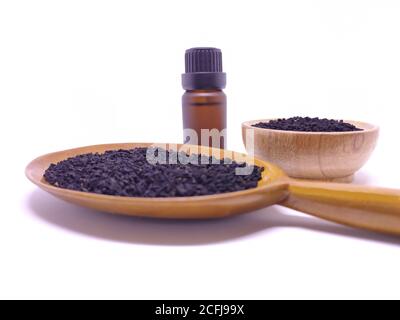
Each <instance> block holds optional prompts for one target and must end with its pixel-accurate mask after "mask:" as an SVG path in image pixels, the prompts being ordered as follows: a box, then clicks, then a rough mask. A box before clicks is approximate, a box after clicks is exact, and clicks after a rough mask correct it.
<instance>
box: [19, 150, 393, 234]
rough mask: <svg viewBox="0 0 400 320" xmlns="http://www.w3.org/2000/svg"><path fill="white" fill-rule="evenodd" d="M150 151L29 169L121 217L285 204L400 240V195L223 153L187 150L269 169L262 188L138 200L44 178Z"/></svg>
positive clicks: (44, 159)
mask: <svg viewBox="0 0 400 320" xmlns="http://www.w3.org/2000/svg"><path fill="white" fill-rule="evenodd" d="M150 145H153V144H150V143H126V144H106V145H96V146H89V147H83V148H77V149H72V150H66V151H61V152H56V153H51V154H47V155H44V156H41V157H39V158H37V159H35V160H33V161H32V162H31V163H30V164H29V165H28V166H27V168H26V175H27V177H28V178H29V180H31V181H32V182H33V183H35V184H36V185H38V186H39V187H40V188H42V189H43V190H45V191H47V192H49V193H51V194H53V195H54V196H56V197H59V198H61V199H63V200H66V201H69V202H72V203H75V204H78V205H81V206H84V207H89V208H93V209H97V210H101V211H105V212H110V213H116V214H124V215H132V216H145V217H157V218H173V219H204V218H220V217H227V216H232V215H236V214H241V213H245V212H250V211H253V210H256V209H260V208H263V207H267V206H270V205H274V204H279V205H282V206H285V207H289V208H292V209H296V210H299V211H302V212H306V213H309V214H311V215H313V216H316V217H319V218H322V219H325V220H329V221H333V222H336V223H340V224H344V225H348V226H352V227H357V228H362V229H368V230H372V231H377V232H383V233H391V234H400V190H391V189H382V188H373V187H363V186H355V185H346V184H334V183H322V182H305V181H301V180H295V179H291V178H289V177H288V176H287V175H286V174H285V173H284V172H283V171H282V170H281V169H279V168H278V167H277V166H275V165H273V164H271V163H268V162H265V161H261V160H258V159H254V158H251V157H249V156H246V155H244V154H241V153H237V152H230V151H225V150H219V149H211V148H205V147H201V148H197V146H196V147H194V146H187V147H186V148H187V149H186V151H188V152H189V153H199V152H200V153H202V154H206V155H210V154H211V153H212V154H213V155H216V156H217V157H230V158H233V159H235V160H241V161H246V162H249V163H255V164H256V165H258V166H263V167H264V168H265V171H264V173H263V177H262V180H261V181H260V182H259V184H258V186H257V188H254V189H249V190H246V191H239V192H231V193H224V194H217V195H210V196H199V197H176V198H133V197H117V196H107V195H100V194H94V193H85V192H78V191H72V190H67V189H61V188H57V187H54V186H52V185H50V184H48V183H47V182H46V181H45V180H44V178H43V174H44V172H45V170H46V169H47V168H48V167H49V166H50V164H51V163H57V162H59V161H61V160H65V159H66V158H68V157H73V156H76V155H79V154H84V153H90V152H98V153H102V152H105V151H106V150H117V149H132V148H136V147H148V146H150ZM172 146H173V147H174V148H175V147H176V145H172V144H171V145H165V148H167V149H170V148H171V147H172ZM178 147H181V146H179V145H178Z"/></svg>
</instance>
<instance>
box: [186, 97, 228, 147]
mask: <svg viewBox="0 0 400 320" xmlns="http://www.w3.org/2000/svg"><path fill="white" fill-rule="evenodd" d="M182 115H183V129H186V130H185V134H184V140H185V141H184V142H185V143H191V144H199V145H200V144H201V145H204V146H210V147H216V148H226V143H227V141H226V95H225V93H224V92H223V91H222V90H190V91H186V92H185V93H184V95H183V97H182ZM187 129H191V130H187ZM202 129H203V130H202ZM215 129H216V130H215ZM208 130H210V131H208ZM211 130H212V131H211ZM190 132H195V133H196V135H197V141H196V139H193V137H192V136H189V134H188V133H190Z"/></svg>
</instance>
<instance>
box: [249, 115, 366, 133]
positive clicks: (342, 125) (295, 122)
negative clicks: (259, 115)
mask: <svg viewBox="0 0 400 320" xmlns="http://www.w3.org/2000/svg"><path fill="white" fill-rule="evenodd" d="M253 127H257V128H262V129H272V130H284V131H299V132H353V131H363V130H362V129H360V128H357V127H356V126H355V125H353V124H351V123H347V122H345V121H343V120H330V119H320V118H309V117H305V118H303V117H293V118H288V119H278V120H271V121H269V122H259V123H256V124H254V125H253Z"/></svg>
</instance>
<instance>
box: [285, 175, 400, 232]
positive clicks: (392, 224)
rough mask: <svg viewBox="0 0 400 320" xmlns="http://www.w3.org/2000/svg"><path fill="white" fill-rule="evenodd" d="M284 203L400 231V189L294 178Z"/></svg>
mask: <svg viewBox="0 0 400 320" xmlns="http://www.w3.org/2000/svg"><path fill="white" fill-rule="evenodd" d="M289 192H290V195H289V197H288V198H287V200H285V201H284V202H283V203H281V204H282V205H283V206H286V207H289V208H292V209H296V210H299V211H303V212H306V213H309V214H311V215H313V216H316V217H319V218H322V219H325V220H329V221H333V222H336V223H340V224H344V225H348V226H352V227H356V228H362V229H368V230H372V231H377V232H384V233H391V234H398V235H400V190H391V189H381V188H373V187H362V186H355V185H346V184H337V183H332V184H330V183H320V182H303V181H298V180H293V181H292V182H291V183H290V186H289Z"/></svg>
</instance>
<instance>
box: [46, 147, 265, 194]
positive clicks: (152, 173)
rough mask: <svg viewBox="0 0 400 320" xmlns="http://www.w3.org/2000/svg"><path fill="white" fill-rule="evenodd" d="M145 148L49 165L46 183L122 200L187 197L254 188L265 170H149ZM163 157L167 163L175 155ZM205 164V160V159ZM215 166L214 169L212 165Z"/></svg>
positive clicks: (222, 166) (220, 164)
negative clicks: (128, 198) (129, 198)
mask: <svg viewBox="0 0 400 320" xmlns="http://www.w3.org/2000/svg"><path fill="white" fill-rule="evenodd" d="M146 152H147V148H136V149H132V150H116V151H106V152H105V153H103V154H98V153H89V154H83V155H79V156H76V157H72V158H68V159H66V160H64V161H61V162H59V163H57V164H51V165H50V167H49V168H48V169H47V170H46V172H45V174H44V178H45V179H46V181H47V182H48V183H50V184H51V185H54V186H57V187H60V188H65V189H70V190H76V191H84V192H92V193H98V194H105V195H115V196H125V197H187V196H202V195H211V194H218V193H226V192H234V191H241V190H247V189H250V188H255V187H256V186H257V184H258V181H259V180H260V179H261V175H262V171H263V170H264V168H261V167H258V166H254V167H253V171H252V173H251V174H250V175H236V170H235V169H236V168H243V167H245V166H246V164H244V163H237V162H235V161H232V160H229V161H227V162H228V163H224V161H223V160H216V159H215V158H208V157H206V159H208V160H209V161H208V163H207V164H202V163H201V162H200V159H201V156H199V155H194V156H192V160H193V158H195V159H197V160H199V162H198V163H199V164H191V163H189V164H180V163H179V162H178V164H173V163H171V164H169V163H167V164H151V163H149V162H148V161H147V159H146ZM163 152H166V153H165V155H166V156H167V159H173V158H174V157H175V158H176V157H177V155H178V154H177V152H168V151H165V150H163ZM203 160H204V156H203ZM212 160H214V162H216V163H217V164H213V163H212V162H211V161H212Z"/></svg>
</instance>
